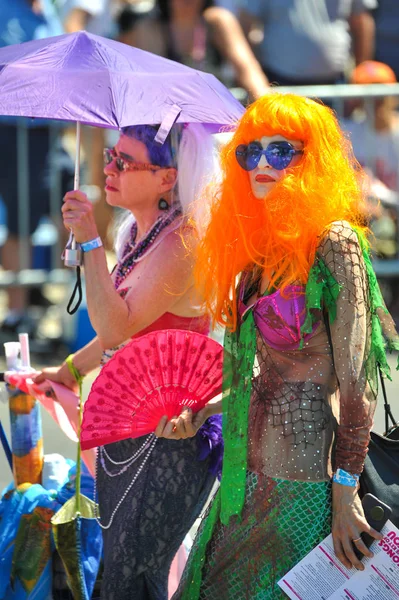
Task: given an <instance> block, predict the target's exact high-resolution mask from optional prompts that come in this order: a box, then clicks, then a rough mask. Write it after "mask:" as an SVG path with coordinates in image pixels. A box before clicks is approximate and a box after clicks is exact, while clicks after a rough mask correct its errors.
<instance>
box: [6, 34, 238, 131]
mask: <svg viewBox="0 0 399 600" xmlns="http://www.w3.org/2000/svg"><path fill="white" fill-rule="evenodd" d="M0 92H1V93H0V114H1V115H11V116H20V117H37V118H44V119H61V120H66V121H79V122H80V123H83V124H87V125H94V126H97V127H111V128H113V129H120V128H122V127H127V126H130V125H153V124H162V125H163V127H162V128H161V131H162V133H161V134H160V141H162V135H163V136H164V137H166V134H167V132H168V130H169V129H170V126H171V124H173V123H174V122H175V121H176V122H179V123H213V124H215V125H218V126H223V125H231V124H232V123H234V122H235V121H237V120H238V119H239V118H240V116H241V115H242V112H243V108H242V106H241V104H240V103H239V102H238V101H237V100H236V99H235V98H234V97H233V96H232V94H231V93H230V92H229V91H228V90H227V89H226V88H225V87H224V85H223V84H222V83H220V81H218V80H217V79H216V77H214V76H213V75H210V74H208V73H203V72H201V71H196V70H194V69H191V68H190V67H186V66H185V65H181V64H179V63H176V62H174V61H172V60H168V59H166V58H161V57H159V56H156V55H154V54H151V53H150V52H144V51H143V50H139V49H137V48H133V47H131V46H127V45H126V44H121V43H120V42H115V41H113V40H108V39H105V38H102V37H99V36H96V35H92V34H90V33H86V32H85V31H79V32H77V33H72V34H67V35H60V36H56V37H51V38H47V39H43V40H34V41H32V42H26V43H24V44H18V45H13V46H6V47H5V48H1V49H0Z"/></svg>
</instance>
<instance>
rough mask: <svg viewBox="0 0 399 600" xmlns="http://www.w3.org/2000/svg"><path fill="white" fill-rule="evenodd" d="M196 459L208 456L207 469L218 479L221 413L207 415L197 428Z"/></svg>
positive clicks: (220, 456) (220, 452)
mask: <svg viewBox="0 0 399 600" xmlns="http://www.w3.org/2000/svg"><path fill="white" fill-rule="evenodd" d="M197 435H198V439H199V451H198V460H205V459H207V458H208V456H209V457H210V461H209V470H210V472H211V473H213V474H214V475H217V478H218V479H219V480H220V478H221V476H222V462H223V437H222V415H213V416H212V417H209V419H207V420H206V421H205V423H204V424H203V425H202V427H201V428H200V429H199V430H198V434H197Z"/></svg>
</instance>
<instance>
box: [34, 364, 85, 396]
mask: <svg viewBox="0 0 399 600" xmlns="http://www.w3.org/2000/svg"><path fill="white" fill-rule="evenodd" d="M46 379H49V380H50V381H55V382H56V383H62V385H65V387H67V388H69V389H71V390H72V391H74V392H75V393H77V392H78V391H79V388H78V383H77V381H76V379H75V378H74V376H73V375H72V373H71V372H70V370H69V368H68V365H67V364H66V363H65V362H64V363H62V365H60V366H59V367H48V368H46V369H43V370H42V371H40V373H38V374H37V375H36V376H35V377H33V381H34V383H43V381H45V380H46Z"/></svg>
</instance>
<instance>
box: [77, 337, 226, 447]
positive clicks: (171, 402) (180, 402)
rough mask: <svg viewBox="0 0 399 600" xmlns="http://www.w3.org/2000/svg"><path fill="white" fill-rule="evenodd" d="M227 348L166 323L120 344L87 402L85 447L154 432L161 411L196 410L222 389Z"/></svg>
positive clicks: (96, 382) (177, 413)
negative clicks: (224, 352)
mask: <svg viewBox="0 0 399 600" xmlns="http://www.w3.org/2000/svg"><path fill="white" fill-rule="evenodd" d="M222 369H223V348H222V346H221V345H220V344H218V343H217V342H215V341H214V340H212V339H210V338H208V337H206V336H204V335H202V334H200V333H194V332H191V331H185V330H184V331H183V330H180V329H166V330H163V331H155V332H152V333H148V334H146V335H143V336H142V337H139V338H136V339H134V340H132V341H131V342H129V344H127V345H126V346H124V347H123V348H122V349H121V350H118V352H116V353H115V354H114V356H113V357H112V358H111V359H110V361H109V362H108V363H107V364H106V365H105V366H104V367H103V368H102V370H101V373H100V375H99V376H98V377H97V379H96V380H95V381H94V383H93V385H92V388H91V391H90V394H89V397H88V399H87V402H86V403H85V407H84V414H83V424H82V431H81V445H82V449H83V450H87V449H89V448H93V447H95V446H102V445H104V444H110V443H111V442H117V441H119V440H124V439H127V438H132V437H139V436H142V435H147V434H148V433H152V432H153V431H154V430H155V429H156V427H157V425H158V423H159V421H160V419H161V417H162V416H163V415H167V416H168V418H169V419H170V418H172V417H173V416H175V415H179V414H180V413H181V411H182V409H183V408H184V407H185V406H188V407H190V408H191V409H192V410H193V412H197V411H199V410H201V408H203V407H204V406H205V404H206V403H207V402H208V401H209V400H210V399H211V398H213V397H214V396H216V395H217V394H218V393H219V392H221V389H222Z"/></svg>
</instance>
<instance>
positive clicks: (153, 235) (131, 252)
mask: <svg viewBox="0 0 399 600" xmlns="http://www.w3.org/2000/svg"><path fill="white" fill-rule="evenodd" d="M181 212H182V211H181V208H180V207H178V208H175V209H174V210H172V211H171V212H170V213H169V214H168V215H166V216H164V215H162V216H161V217H159V218H158V219H157V220H156V222H155V223H154V225H153V226H152V228H151V229H150V231H149V232H148V233H147V234H146V235H145V236H144V237H143V239H142V240H141V241H140V242H139V243H138V244H136V238H137V223H136V222H135V223H133V225H132V228H131V230H130V237H129V240H128V241H127V242H126V244H125V246H124V248H123V253H122V260H121V262H120V263H119V264H118V265H117V267H116V273H115V278H114V286H115V289H118V288H119V286H120V285H121V283H122V282H123V281H124V280H125V279H126V278H127V277H128V275H130V273H131V272H132V271H133V269H134V267H135V265H136V264H137V263H138V262H139V261H140V260H141V259H142V258H144V257H145V256H147V254H148V253H149V252H150V251H151V250H152V249H153V248H154V247H155V244H156V240H157V238H158V236H159V234H160V233H161V232H162V231H163V230H164V229H166V227H168V226H169V225H170V224H171V223H173V221H174V220H175V219H177V217H179V216H180V215H181ZM156 442H157V438H156V437H155V435H154V434H150V435H149V436H147V437H146V438H144V439H143V444H142V446H141V447H140V448H139V449H138V450H137V451H136V452H135V453H134V454H133V455H132V456H129V458H127V459H125V460H122V461H115V460H113V459H112V458H111V456H110V455H109V454H108V452H107V451H106V449H105V448H104V447H100V448H99V449H98V456H97V460H96V473H95V477H94V502H95V503H96V501H97V469H98V467H99V464H100V465H101V467H102V469H103V471H104V472H105V473H106V475H107V476H108V477H118V476H119V475H123V473H125V472H126V471H127V470H128V469H129V468H130V467H131V466H132V465H133V464H134V463H135V462H136V461H137V460H138V459H139V458H141V459H142V463H141V465H140V466H139V467H138V469H137V471H136V473H135V475H134V477H133V478H132V480H131V481H130V483H129V485H128V486H127V488H126V490H125V492H124V493H123V495H122V497H121V498H120V499H119V501H118V503H117V504H116V506H115V508H114V510H113V511H112V513H111V517H110V519H109V521H108V523H107V524H105V523H102V522H101V517H100V515H99V514H98V511H97V504H95V515H94V516H95V518H96V520H97V523H98V524H99V525H100V527H101V528H102V529H109V528H110V527H111V525H112V523H113V520H114V518H115V515H116V513H117V512H118V510H119V507H120V506H121V504H122V503H123V501H124V500H125V498H126V497H127V495H128V494H129V492H130V490H131V489H132V487H133V485H134V484H135V482H136V480H137V478H138V477H139V475H140V474H141V472H142V470H143V468H144V466H145V464H146V462H147V461H148V459H149V458H150V456H151V453H152V451H153V449H154V447H155V444H156ZM106 461H108V462H109V463H111V465H112V467H108V465H107V464H106Z"/></svg>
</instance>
